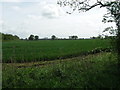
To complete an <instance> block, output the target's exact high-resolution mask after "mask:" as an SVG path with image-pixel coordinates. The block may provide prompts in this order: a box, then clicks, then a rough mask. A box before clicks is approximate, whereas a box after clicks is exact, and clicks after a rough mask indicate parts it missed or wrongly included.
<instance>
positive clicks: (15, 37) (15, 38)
mask: <svg viewBox="0 0 120 90" xmlns="http://www.w3.org/2000/svg"><path fill="white" fill-rule="evenodd" d="M1 35H2V40H19V39H20V38H19V37H18V36H17V35H14V36H13V35H12V34H4V33H1Z"/></svg>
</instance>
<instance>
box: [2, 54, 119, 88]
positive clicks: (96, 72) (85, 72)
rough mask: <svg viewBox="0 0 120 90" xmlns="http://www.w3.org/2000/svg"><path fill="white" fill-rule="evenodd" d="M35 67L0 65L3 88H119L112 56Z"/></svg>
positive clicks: (56, 61) (27, 65) (64, 61)
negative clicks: (1, 67) (0, 66)
mask: <svg viewBox="0 0 120 90" xmlns="http://www.w3.org/2000/svg"><path fill="white" fill-rule="evenodd" d="M37 63H38V64H36V63H32V64H28V63H24V64H22V65H23V66H25V67H21V68H19V66H21V64H16V65H15V64H3V73H2V74H3V83H2V84H3V88H120V77H119V71H118V69H117V60H116V55H115V54H112V53H99V54H94V55H88V56H83V57H75V58H70V59H65V60H54V61H46V62H37ZM43 63H44V65H41V64H43Z"/></svg>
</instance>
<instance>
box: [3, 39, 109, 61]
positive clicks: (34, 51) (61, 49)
mask: <svg viewBox="0 0 120 90" xmlns="http://www.w3.org/2000/svg"><path fill="white" fill-rule="evenodd" d="M109 46H110V44H109V40H99V39H95V40H40V41H6V42H5V41H4V42H3V43H2V50H3V56H2V60H3V62H35V61H44V60H53V59H61V58H68V57H73V56H78V55H81V54H83V53H85V52H88V51H91V50H93V49H95V48H98V47H99V48H106V47H109Z"/></svg>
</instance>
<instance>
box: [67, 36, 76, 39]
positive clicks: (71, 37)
mask: <svg viewBox="0 0 120 90" xmlns="http://www.w3.org/2000/svg"><path fill="white" fill-rule="evenodd" d="M77 38H78V36H69V39H75V40H76V39H77Z"/></svg>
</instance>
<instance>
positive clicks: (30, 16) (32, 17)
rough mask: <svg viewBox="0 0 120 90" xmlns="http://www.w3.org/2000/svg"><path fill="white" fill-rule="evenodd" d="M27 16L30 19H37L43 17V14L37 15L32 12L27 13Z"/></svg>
mask: <svg viewBox="0 0 120 90" xmlns="http://www.w3.org/2000/svg"><path fill="white" fill-rule="evenodd" d="M27 17H28V18H30V19H36V20H38V19H41V16H36V15H32V14H29V15H27Z"/></svg>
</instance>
